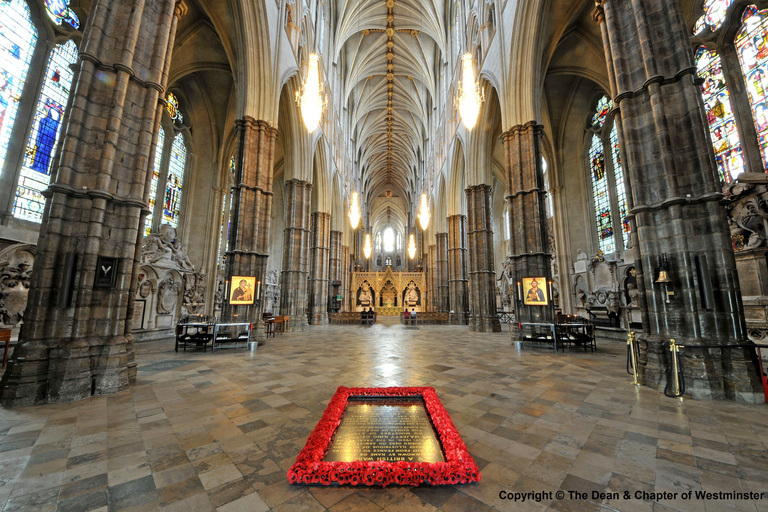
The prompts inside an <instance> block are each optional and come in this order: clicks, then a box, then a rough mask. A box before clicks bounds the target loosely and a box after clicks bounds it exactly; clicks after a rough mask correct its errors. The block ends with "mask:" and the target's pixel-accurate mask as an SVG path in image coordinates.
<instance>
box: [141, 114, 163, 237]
mask: <svg viewBox="0 0 768 512" xmlns="http://www.w3.org/2000/svg"><path fill="white" fill-rule="evenodd" d="M164 149H165V131H164V130H163V129H162V128H160V132H159V133H158V134H157V149H155V162H154V165H153V167H152V181H151V182H150V184H149V204H148V206H149V211H151V212H152V213H150V214H149V215H147V220H146V223H145V224H144V236H147V235H148V234H149V233H150V232H151V231H152V219H153V217H154V213H155V198H156V197H157V183H158V181H160V166H161V165H162V163H163V150H164Z"/></svg>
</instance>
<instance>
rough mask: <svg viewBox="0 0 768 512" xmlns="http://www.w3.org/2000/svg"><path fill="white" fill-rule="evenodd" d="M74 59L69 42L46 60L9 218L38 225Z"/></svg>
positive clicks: (59, 46)
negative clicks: (12, 217)
mask: <svg viewBox="0 0 768 512" xmlns="http://www.w3.org/2000/svg"><path fill="white" fill-rule="evenodd" d="M76 60H77V45H76V44H75V43H74V42H73V41H68V42H67V43H65V44H60V45H57V46H56V47H55V48H54V49H53V51H52V52H51V56H50V58H49V59H48V67H47V68H46V71H45V80H44V81H43V90H42V92H41V93H40V98H39V99H38V102H37V110H36V112H35V118H34V122H33V124H32V132H31V133H30V135H29V142H28V144H27V149H26V154H25V157H24V163H23V165H22V167H21V175H20V176H19V186H18V188H17V189H16V198H15V200H14V205H13V216H14V217H16V218H18V219H25V220H29V221H32V222H41V221H42V217H43V208H44V207H45V198H44V197H43V196H42V194H41V192H42V191H43V190H45V189H46V188H47V187H48V184H49V182H50V175H51V167H52V164H53V153H54V150H55V149H56V143H57V142H58V139H59V134H60V132H61V118H62V116H63V115H64V107H65V106H66V104H67V98H68V97H69V88H70V86H71V85H72V75H73V73H72V70H71V69H70V68H69V65H70V64H72V63H74V62H75V61H76Z"/></svg>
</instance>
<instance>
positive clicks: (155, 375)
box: [0, 319, 768, 512]
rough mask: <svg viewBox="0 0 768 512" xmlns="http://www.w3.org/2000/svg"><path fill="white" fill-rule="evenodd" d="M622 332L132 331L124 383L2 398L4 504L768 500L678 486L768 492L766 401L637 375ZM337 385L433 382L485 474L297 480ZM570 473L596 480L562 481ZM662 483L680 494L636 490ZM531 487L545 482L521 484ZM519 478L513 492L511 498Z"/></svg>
mask: <svg viewBox="0 0 768 512" xmlns="http://www.w3.org/2000/svg"><path fill="white" fill-rule="evenodd" d="M625 350H626V345H625V344H623V343H618V342H609V341H599V342H598V351H597V352H595V353H587V354H585V353H583V352H579V351H576V350H574V351H571V352H569V351H566V352H564V353H563V352H559V353H554V352H552V351H551V350H545V349H543V348H541V349H538V348H527V347H526V348H524V349H522V350H518V349H517V348H516V347H515V345H514V344H513V343H512V342H511V341H510V339H509V334H508V333H500V334H499V333H497V334H479V333H470V332H469V331H468V330H467V328H466V327H461V326H428V325H424V326H419V329H405V328H404V327H403V326H401V325H399V324H398V323H397V322H392V321H391V320H387V319H384V320H383V321H382V322H381V323H379V324H377V325H375V326H373V327H370V328H363V327H361V326H312V327H310V329H309V330H308V331H307V332H304V333H300V332H295V333H288V334H285V335H283V336H281V337H278V338H274V339H273V338H270V339H269V340H268V341H267V342H266V343H265V344H263V345H262V346H260V347H258V349H257V350H256V351H247V350H222V351H217V352H216V353H214V354H211V353H205V354H204V353H202V352H189V353H186V354H176V353H175V352H174V351H173V342H172V341H170V340H159V341H153V342H148V343H143V344H138V345H137V362H138V364H139V370H140V371H139V374H138V378H137V382H136V385H134V386H133V387H132V388H131V389H130V390H128V391H126V392H123V393H119V394H116V395H110V396H97V397H93V398H90V399H87V400H83V401H81V402H75V403H70V404H50V405H42V406H36V407H28V408H21V409H11V410H0V510H2V511H15V510H19V511H26V510H35V511H37V510H41V511H51V512H55V511H57V510H61V511H67V510H77V511H80V510H104V511H107V510H108V511H110V512H112V511H137V512H139V511H140V512H151V511H155V510H157V511H160V510H162V511H176V510H179V511H181V510H201V511H213V510H218V511H222V512H239V511H249V512H267V511H268V510H274V511H275V512H285V511H292V510H305V511H310V512H311V511H323V510H330V511H333V512H366V511H371V512H378V511H381V510H387V511H395V512H405V511H411V510H412V511H425V512H427V511H429V512H433V511H442V512H487V511H493V510H497V511H507V510H509V511H515V512H517V511H529V510H530V511H543V510H547V509H549V510H569V511H579V510H587V511H592V510H594V511H601V512H608V511H615V510H618V511H621V512H625V511H626V512H635V511H637V512H649V511H667V510H684V511H699V510H701V511H704V512H706V511H719V510H736V511H750V512H752V511H768V494H766V495H765V498H764V499H763V500H761V501H749V500H746V501H745V500H741V501H739V500H719V501H717V502H716V501H705V500H700V499H699V500H697V499H683V498H681V496H680V493H682V492H686V491H693V492H695V491H701V490H704V491H708V492H734V491H739V492H747V491H752V492H767V493H768V484H766V482H768V406H766V405H758V406H748V405H742V404H734V403H727V402H707V401H694V400H686V401H683V402H679V401H676V400H670V399H668V398H666V397H664V396H663V395H662V394H659V393H658V392H656V391H654V390H651V389H648V388H639V389H637V388H634V387H632V386H630V385H628V384H627V383H626V381H627V376H626V371H625V368H624V362H625V360H624V357H625ZM158 363H162V364H160V365H159V366H155V367H153V366H152V365H156V364H158ZM177 363H181V364H177ZM142 368H147V369H152V371H143V370H142ZM158 368H159V369H158ZM163 368H164V369H163ZM342 385H344V386H390V385H391V386H425V385H431V386H433V387H435V388H436V390H437V393H438V396H439V397H440V399H441V401H442V403H443V405H444V406H445V407H446V409H447V410H448V411H449V413H450V414H451V417H452V419H453V421H454V423H455V425H456V426H457V428H458V430H459V432H460V433H461V435H462V438H463V439H464V441H465V443H466V444H467V447H468V450H469V453H470V454H471V455H472V456H473V457H474V458H475V460H476V461H477V463H478V466H479V467H480V468H481V471H482V473H483V476H482V481H481V482H480V483H479V484H477V485H467V486H449V487H439V488H432V487H421V488H404V487H396V486H393V487H388V488H385V489H378V488H351V487H335V488H323V487H301V486H292V485H289V484H288V482H287V479H286V471H287V469H288V468H289V467H290V466H291V464H292V463H293V461H294V460H295V458H296V456H297V455H298V453H299V451H300V450H301V449H302V447H303V446H304V444H305V442H306V439H307V436H308V435H309V434H310V433H311V431H312V429H313V428H314V427H315V425H316V424H317V422H318V420H319V419H320V417H321V415H322V413H323V411H324V409H325V407H326V406H327V404H328V402H329V400H330V398H331V397H332V396H333V393H334V392H335V390H336V388H337V387H338V386H342ZM559 490H560V491H578V492H580V493H584V494H583V495H586V498H585V499H570V498H568V497H567V496H566V497H565V498H563V499H559V498H557V497H556V495H555V493H556V492H557V491H559ZM662 491H668V492H677V493H678V495H677V497H655V496H654V497H646V498H643V497H642V496H640V498H638V499H634V493H635V492H640V493H643V492H644V493H646V496H650V494H649V493H656V492H662ZM536 492H538V493H544V494H543V495H539V497H540V498H541V499H538V500H537V499H534V498H533V497H531V496H529V497H528V498H526V499H525V500H523V499H522V496H523V495H525V494H526V493H536ZM625 492H629V493H631V495H632V497H633V499H624V498H623V496H624V493H625ZM509 493H512V494H511V495H514V493H518V497H519V499H517V500H515V499H502V498H501V495H502V494H504V495H505V496H506V495H509ZM546 493H552V494H551V497H549V495H547V494H546ZM593 493H596V494H594V495H593ZM600 493H608V494H606V495H605V496H606V497H605V498H604V499H602V498H601V494H600ZM613 493H618V494H619V498H616V497H615V495H614V494H613ZM608 496H609V497H608Z"/></svg>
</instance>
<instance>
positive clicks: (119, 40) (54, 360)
mask: <svg viewBox="0 0 768 512" xmlns="http://www.w3.org/2000/svg"><path fill="white" fill-rule="evenodd" d="M184 10H185V7H184V5H183V4H181V3H178V4H177V2H176V1H175V0H134V1H130V0H125V1H123V2H111V1H108V0H97V1H95V2H93V4H92V7H91V11H90V16H88V20H87V22H86V26H85V28H84V30H83V34H84V36H83V42H82V44H81V53H80V63H79V73H78V74H77V79H76V82H75V84H74V86H73V88H72V95H73V98H72V100H71V112H70V115H69V122H68V124H67V125H66V127H65V132H64V134H63V136H62V144H61V148H62V150H61V153H60V155H58V156H57V158H59V161H58V169H57V171H56V172H55V173H54V175H53V176H52V177H51V185H50V187H49V188H48V190H46V191H45V192H44V195H45V197H46V198H47V201H46V205H45V211H44V213H43V222H42V225H41V227H40V237H39V242H38V245H37V253H36V258H35V272H34V273H33V275H32V281H31V285H30V290H29V302H28V307H27V310H26V312H25V315H24V324H23V326H22V329H21V335H20V340H19V343H18V345H17V346H16V348H15V350H14V352H13V354H12V355H11V358H10V360H9V363H8V368H7V369H6V371H5V373H4V375H3V379H2V383H1V384H0V388H2V395H0V396H1V397H2V403H3V405H5V406H6V407H9V406H22V405H31V404H34V403H41V402H57V401H69V400H78V399H82V398H86V397H89V396H91V395H94V394H104V393H114V392H117V391H121V390H124V389H126V388H127V387H128V386H129V384H130V383H131V382H132V380H134V379H135V365H131V360H132V359H133V338H132V335H131V321H130V317H129V315H128V313H129V304H130V303H132V302H133V297H134V293H135V289H136V283H137V280H136V277H135V269H136V268H137V265H136V262H137V258H138V257H139V256H140V254H141V247H137V244H138V243H139V241H140V239H141V237H140V234H139V232H140V225H141V220H142V219H143V215H146V213H147V197H148V189H149V185H148V184H149V180H150V177H151V172H149V169H150V167H151V154H150V153H151V147H152V141H153V138H154V137H155V136H156V133H157V129H158V127H159V124H158V120H159V116H158V110H159V109H158V103H159V102H160V101H162V98H161V94H162V92H163V91H164V90H165V86H166V83H167V81H168V67H169V61H170V54H171V50H172V48H173V43H174V37H175V33H176V27H177V23H178V19H179V17H180V16H181V15H182V14H183V12H184ZM126 27H127V28H126ZM139 77H141V78H139Z"/></svg>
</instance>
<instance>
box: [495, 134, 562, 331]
mask: <svg viewBox="0 0 768 512" xmlns="http://www.w3.org/2000/svg"><path fill="white" fill-rule="evenodd" d="M541 136H542V127H541V126H540V125H538V124H536V122H534V121H531V122H529V123H526V124H524V125H518V126H515V127H513V128H512V129H510V130H509V131H507V132H504V133H503V134H502V135H501V140H502V143H503V144H504V149H505V151H504V153H505V158H506V162H505V168H506V173H507V191H509V193H510V195H509V196H507V208H508V209H509V219H510V222H509V226H510V231H511V233H510V237H509V247H510V262H511V264H512V265H511V266H512V279H513V282H516V283H522V280H523V278H526V277H537V278H544V280H545V281H546V282H544V283H539V284H540V285H541V287H542V288H545V287H546V286H547V282H549V281H551V275H552V268H551V264H550V263H551V255H550V254H549V247H548V245H549V244H548V238H547V220H546V219H547V217H546V212H545V209H544V208H545V202H544V196H545V194H546V192H545V191H544V190H543V187H542V182H543V176H542V169H541ZM521 288H522V286H520V287H518V286H515V291H514V293H515V297H516V301H515V315H516V317H517V321H518V322H552V321H553V320H554V315H553V313H552V308H551V307H549V306H524V305H523V298H524V297H520V296H519V295H520V294H519V289H521ZM522 292H523V294H525V292H526V291H525V290H524V289H523V290H522ZM549 299H550V300H551V297H549ZM518 332H519V331H518Z"/></svg>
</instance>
